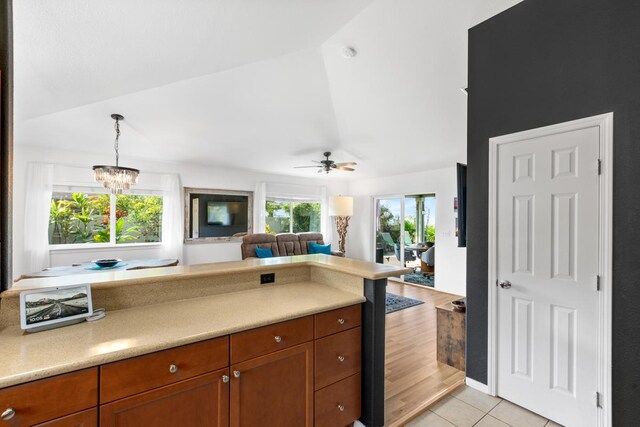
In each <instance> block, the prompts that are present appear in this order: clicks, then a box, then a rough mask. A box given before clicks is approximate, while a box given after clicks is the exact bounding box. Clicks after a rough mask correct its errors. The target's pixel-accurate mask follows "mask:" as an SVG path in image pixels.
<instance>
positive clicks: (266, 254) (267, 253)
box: [256, 248, 273, 258]
mask: <svg viewBox="0 0 640 427" xmlns="http://www.w3.org/2000/svg"><path fill="white" fill-rule="evenodd" d="M256 256H257V257H258V258H273V252H271V248H256Z"/></svg>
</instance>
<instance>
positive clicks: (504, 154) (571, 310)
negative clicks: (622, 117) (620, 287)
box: [488, 114, 612, 426]
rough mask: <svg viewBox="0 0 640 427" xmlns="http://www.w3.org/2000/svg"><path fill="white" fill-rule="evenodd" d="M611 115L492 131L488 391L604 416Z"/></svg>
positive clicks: (569, 419)
mask: <svg viewBox="0 0 640 427" xmlns="http://www.w3.org/2000/svg"><path fill="white" fill-rule="evenodd" d="M611 129H612V115H611V114H607V115H603V116H597V117H593V118H589V119H583V120H576V121H572V122H568V123H563V124H559V125H554V126H548V127H545V128H540V129H534V130H530V131H525V132H520V133H517V134H512V135H506V136H502V137H498V138H493V139H492V140H491V157H490V159H491V161H490V191H491V197H490V212H489V214H490V231H489V240H490V248H491V249H490V253H489V260H490V263H489V270H490V277H489V295H490V298H489V315H490V318H489V324H490V328H489V342H490V346H489V362H490V363H489V375H488V379H489V391H490V392H491V393H492V394H496V395H498V396H501V397H503V398H505V399H507V400H509V401H511V402H514V403H516V404H518V405H520V406H522V407H524V408H527V409H530V410H532V411H534V412H536V413H538V414H540V415H543V416H544V417H546V418H549V419H551V420H553V421H556V422H559V423H561V424H563V425H567V426H590V425H592V426H596V425H609V423H610V417H611V413H610V412H608V408H610V407H611V406H610V381H611V376H610V375H611V374H610V364H609V362H608V361H609V360H610V352H611V345H610V328H611V323H610V317H611V306H610V304H611V234H610V230H611V223H610V221H611V219H610V218H611V177H612V170H611V169H612V168H611V149H612V131H611Z"/></svg>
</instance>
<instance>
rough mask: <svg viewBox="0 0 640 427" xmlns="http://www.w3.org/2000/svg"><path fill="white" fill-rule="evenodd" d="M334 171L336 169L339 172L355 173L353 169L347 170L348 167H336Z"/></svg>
mask: <svg viewBox="0 0 640 427" xmlns="http://www.w3.org/2000/svg"><path fill="white" fill-rule="evenodd" d="M336 169H337V170H340V171H349V172H353V171H355V169H354V168H348V167H346V166H336Z"/></svg>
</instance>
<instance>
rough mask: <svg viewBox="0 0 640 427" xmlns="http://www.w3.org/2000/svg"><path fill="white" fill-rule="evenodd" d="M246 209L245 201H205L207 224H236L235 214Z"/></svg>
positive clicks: (227, 225)
mask: <svg viewBox="0 0 640 427" xmlns="http://www.w3.org/2000/svg"><path fill="white" fill-rule="evenodd" d="M242 210H244V211H246V210H247V202H207V225H221V226H223V227H230V226H232V225H236V220H237V215H238V213H239V212H240V211H242Z"/></svg>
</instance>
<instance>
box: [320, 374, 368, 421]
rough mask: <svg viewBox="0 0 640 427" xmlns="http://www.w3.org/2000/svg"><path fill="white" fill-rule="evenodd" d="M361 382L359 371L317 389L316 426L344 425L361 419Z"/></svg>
mask: <svg viewBox="0 0 640 427" xmlns="http://www.w3.org/2000/svg"><path fill="white" fill-rule="evenodd" d="M361 384H362V380H361V378H360V373H357V374H355V375H352V376H350V377H348V378H345V379H344V380H342V381H339V382H337V383H335V384H332V385H330V386H328V387H325V388H323V389H322V390H318V391H316V394H315V424H314V427H343V426H346V425H350V424H351V423H352V422H354V421H355V420H357V419H359V418H360V408H361V401H360V399H361Z"/></svg>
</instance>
